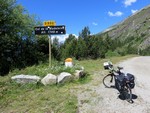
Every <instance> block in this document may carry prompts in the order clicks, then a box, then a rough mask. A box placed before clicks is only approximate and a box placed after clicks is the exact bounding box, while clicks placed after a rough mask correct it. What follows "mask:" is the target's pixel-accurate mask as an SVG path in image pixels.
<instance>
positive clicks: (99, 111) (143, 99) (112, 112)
mask: <svg viewBox="0 0 150 113" xmlns="http://www.w3.org/2000/svg"><path fill="white" fill-rule="evenodd" d="M118 65H119V66H122V67H124V72H127V73H131V74H133V75H135V78H136V79H135V84H136V86H135V88H134V89H133V90H132V93H133V101H134V103H133V104H130V103H128V102H127V101H125V100H123V99H121V98H119V93H118V91H117V90H116V89H112V88H105V87H104V85H103V84H98V83H100V81H101V79H102V78H101V77H98V76H100V74H102V72H101V73H99V75H98V74H97V73H95V74H94V80H93V81H92V82H91V83H89V84H86V85H84V87H83V89H84V90H82V92H79V93H78V104H79V105H78V111H77V112H78V113H150V56H142V57H135V58H131V59H129V60H126V61H123V62H121V63H119V64H118ZM103 77H104V76H103Z"/></svg>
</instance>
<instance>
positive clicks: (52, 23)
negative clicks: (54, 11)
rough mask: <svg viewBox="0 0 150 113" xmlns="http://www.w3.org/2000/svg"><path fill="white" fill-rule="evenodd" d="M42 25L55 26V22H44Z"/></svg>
mask: <svg viewBox="0 0 150 113" xmlns="http://www.w3.org/2000/svg"><path fill="white" fill-rule="evenodd" d="M43 25H44V26H55V25H56V22H55V21H44V22H43Z"/></svg>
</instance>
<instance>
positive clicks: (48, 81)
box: [41, 74, 57, 85]
mask: <svg viewBox="0 0 150 113" xmlns="http://www.w3.org/2000/svg"><path fill="white" fill-rule="evenodd" d="M56 82H57V77H56V76H55V75H53V74H47V75H46V76H45V77H44V78H43V79H42V80H41V83H42V84H44V85H48V84H50V85H53V84H56Z"/></svg>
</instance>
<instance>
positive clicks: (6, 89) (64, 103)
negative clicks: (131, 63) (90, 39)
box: [0, 55, 134, 113]
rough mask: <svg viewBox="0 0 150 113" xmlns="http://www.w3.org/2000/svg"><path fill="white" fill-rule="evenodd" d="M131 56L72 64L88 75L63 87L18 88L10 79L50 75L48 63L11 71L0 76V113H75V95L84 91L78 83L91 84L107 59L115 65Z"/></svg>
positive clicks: (25, 86)
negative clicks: (21, 76) (20, 76)
mask: <svg viewBox="0 0 150 113" xmlns="http://www.w3.org/2000/svg"><path fill="white" fill-rule="evenodd" d="M131 57H134V55H129V56H125V57H112V58H107V59H97V60H83V61H75V63H76V64H77V65H78V66H79V65H82V66H84V68H85V71H86V72H87V73H89V74H90V76H86V77H85V78H83V79H79V80H76V81H73V82H71V83H67V84H64V85H53V86H49V85H48V86H43V85H42V84H40V83H39V84H28V85H21V84H17V83H14V82H13V81H11V80H10V78H11V76H14V75H16V74H35V75H40V76H41V77H43V76H44V75H46V74H47V73H49V72H51V69H49V68H48V64H40V65H37V66H32V67H28V68H26V69H23V70H14V71H13V72H11V73H9V75H7V76H4V77H0V113H25V112H27V113H51V112H54V113H76V111H77V109H78V102H77V92H78V91H79V90H84V89H82V84H88V83H90V82H91V78H92V77H94V76H93V75H92V74H93V73H94V72H99V71H102V70H103V62H105V61H108V60H110V61H112V62H113V63H117V62H120V61H122V60H125V59H128V58H131ZM78 66H77V67H78ZM55 67H56V66H55ZM53 70H55V69H53ZM56 70H57V69H56ZM56 70H55V71H53V72H54V73H58V72H59V71H61V70H62V71H65V70H63V69H62V67H61V69H60V70H59V71H56ZM68 70H69V71H70V72H71V71H73V70H70V69H67V71H68ZM89 74H88V75H89ZM79 86H80V87H79Z"/></svg>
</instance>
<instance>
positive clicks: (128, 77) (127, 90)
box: [103, 62, 135, 103]
mask: <svg viewBox="0 0 150 113" xmlns="http://www.w3.org/2000/svg"><path fill="white" fill-rule="evenodd" d="M104 69H105V70H109V74H108V75H106V76H105V77H104V78H103V84H104V86H105V87H106V88H116V89H117V90H118V91H119V93H120V95H121V96H122V97H123V98H124V99H125V100H127V101H128V102H130V103H133V100H132V89H133V88H134V86H135V83H134V79H135V77H134V76H133V75H132V74H130V73H127V74H125V73H123V72H121V70H122V69H123V67H117V70H115V69H114V66H113V64H112V63H111V62H104Z"/></svg>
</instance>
